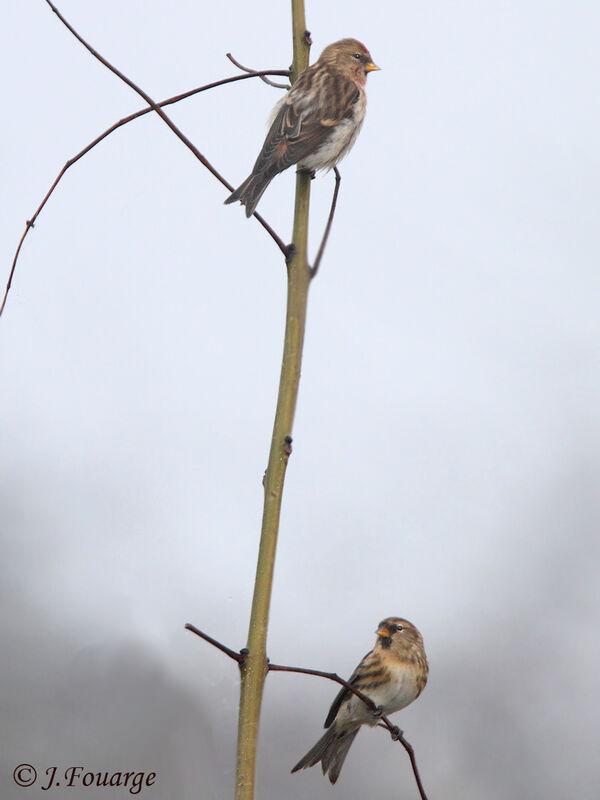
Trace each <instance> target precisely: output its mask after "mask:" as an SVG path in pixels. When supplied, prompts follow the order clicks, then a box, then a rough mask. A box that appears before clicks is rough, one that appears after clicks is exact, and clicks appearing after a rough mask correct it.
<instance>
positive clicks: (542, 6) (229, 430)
mask: <svg viewBox="0 0 600 800" xmlns="http://www.w3.org/2000/svg"><path fill="white" fill-rule="evenodd" d="M9 5H10V7H7V8H6V9H5V11H4V14H3V21H4V24H3V26H2V32H1V33H0V36H1V37H2V42H1V46H0V59H2V64H1V68H2V74H3V75H4V76H5V81H4V85H5V92H6V95H7V96H6V98H5V102H4V120H3V126H2V127H3V133H4V147H3V154H4V157H3V158H2V159H1V160H0V181H1V184H2V186H3V188H4V191H3V192H2V193H1V195H0V203H1V208H0V212H1V213H0V225H1V226H2V235H1V236H0V242H1V248H2V249H1V255H2V257H1V258H0V264H2V265H3V267H2V269H3V274H4V275H5V276H8V270H9V267H10V262H11V260H12V255H13V252H14V249H15V247H16V244H17V242H18V239H19V237H20V235H21V233H22V230H23V225H24V222H25V220H26V219H27V218H28V217H29V216H30V215H31V214H32V213H33V211H34V210H35V208H36V207H37V205H38V203H39V202H40V200H41V198H42V197H43V195H44V194H45V192H46V191H47V188H48V187H49V185H50V183H51V182H52V180H53V179H54V177H55V175H56V173H57V172H58V170H59V169H60V167H61V166H62V164H63V163H64V162H65V161H66V160H67V159H68V158H70V157H71V156H73V155H74V154H75V153H76V152H77V151H78V150H80V149H81V148H82V147H83V146H84V145H85V144H87V143H88V142H89V141H90V140H91V139H93V138H94V137H95V136H96V135H97V134H98V133H99V132H100V131H102V130H103V129H104V128H106V127H108V125H110V124H112V123H113V122H115V121H116V120H118V119H119V118H121V117H123V116H125V115H126V114H129V113H131V112H132V111H135V110H137V109H138V108H141V107H142V106H143V103H142V102H141V101H140V100H139V99H138V98H137V96H136V95H135V94H133V93H132V92H131V90H129V89H128V88H127V87H126V86H124V85H123V84H122V83H121V82H120V81H119V80H118V79H116V78H115V77H114V76H112V75H111V74H110V73H109V72H108V71H106V70H105V69H104V68H103V67H102V66H101V65H99V64H98V63H97V62H96V61H95V60H94V59H93V58H91V56H89V54H87V53H86V52H85V51H84V50H83V48H82V47H81V45H79V44H78V43H77V42H76V41H75V40H74V39H73V37H72V36H70V34H68V33H67V31H66V30H65V29H64V28H63V26H62V25H61V24H60V23H59V22H58V20H57V19H56V18H55V17H54V15H53V14H52V13H51V11H50V10H49V8H48V7H47V6H46V4H45V3H43V2H41V0H40V2H37V3H28V4H23V3H12V4H9ZM174 5H175V7H174ZM274 6H276V7H274ZM60 9H61V11H62V12H63V13H64V14H65V15H66V17H67V18H68V19H69V21H70V22H71V23H72V24H73V25H74V26H75V27H76V28H77V29H78V30H79V31H80V32H81V33H82V35H84V36H85V37H86V38H88V40H89V41H90V42H91V43H92V44H93V45H94V46H95V47H96V48H97V49H98V50H99V51H100V52H101V53H102V54H103V55H105V56H106V57H107V58H108V59H109V60H111V61H112V62H113V63H115V64H116V65H117V66H118V67H119V68H121V69H122V70H123V71H124V72H125V73H126V74H127V75H128V76H130V77H131V78H132V79H133V80H134V81H136V82H138V83H139V84H140V85H141V86H142V87H143V88H144V89H145V90H146V91H147V92H148V93H149V94H151V95H152V96H153V97H155V98H157V99H163V98H165V97H168V96H170V95H173V94H176V93H178V92H181V91H185V90H187V89H190V88H193V87H194V86H197V85H200V84H202V83H205V82H208V81H210V80H215V79H218V78H220V77H224V76H226V75H230V74H235V72H236V71H235V69H234V68H233V67H232V66H231V65H230V64H229V62H228V61H227V60H226V59H225V53H226V52H227V51H231V52H233V54H234V55H235V56H236V57H237V58H238V59H239V60H240V61H242V62H243V63H246V64H248V65H251V66H255V67H257V68H268V67H273V68H285V67H287V66H288V65H289V63H290V59H291V50H290V20H289V4H288V3H287V2H284V3H279V4H273V3H268V2H266V0H257V2H255V3H252V4H250V3H242V2H239V1H238V0H234V2H232V3H229V4H222V5H221V6H219V5H218V4H214V5H213V4H198V3H193V2H180V3H177V4H171V3H167V2H158V0H152V2H146V3H140V2H136V3H133V2H126V3H123V2H115V0H103V1H102V2H99V0H88V2H86V3H85V4H80V3H77V2H74V0H64V2H62V3H61V5H60ZM307 20H308V25H309V28H310V30H311V31H312V35H313V41H314V46H313V51H312V60H314V59H315V58H316V57H317V56H318V54H319V52H320V51H321V49H322V48H323V47H324V46H325V45H326V44H328V43H330V42H331V41H334V40H335V39H338V38H341V37H343V36H356V37H358V38H359V39H361V40H362V41H364V42H365V43H366V44H367V46H368V47H369V48H370V50H371V53H372V55H373V58H374V59H375V61H376V62H377V63H378V64H379V65H380V66H381V67H382V71H381V72H378V73H375V74H373V75H371V76H370V77H369V80H368V87H367V90H368V98H369V106H368V111H367V119H366V122H365V125H364V129H363V131H362V133H361V136H360V138H359V140H358V143H357V145H356V147H355V149H354V150H353V152H352V153H351V154H350V156H349V157H348V158H347V160H346V161H344V162H343V163H342V165H341V171H342V187H341V196H340V202H339V205H338V213H337V217H336V221H335V225H334V230H333V233H332V236H331V239H330V244H329V247H328V250H327V252H326V255H325V258H324V261H323V264H322V269H321V272H320V274H319V276H318V278H317V280H316V281H315V283H314V284H313V286H312V287H311V296H310V303H309V313H308V330H307V341H306V349H305V356H304V364H303V374H302V382H301V388H300V397H299V404H298V411H297V416H296V424H295V429H294V454H293V456H292V460H291V462H290V468H289V470H288V478H287V486H286V496H285V500H284V511H283V517H282V527H281V536H280V547H279V551H278V561H277V570H276V583H275V589H274V595H273V608H272V618H271V627H270V634H269V651H270V656H271V658H272V659H273V660H275V661H277V662H280V663H291V664H292V663H293V664H299V665H300V664H301V665H305V666H313V667H317V668H324V669H332V670H336V671H338V672H340V673H344V674H348V673H349V672H350V671H351V670H352V669H353V667H354V666H355V665H356V663H357V662H358V660H359V659H360V657H361V656H362V655H363V654H364V653H365V652H366V651H367V650H368V649H369V648H370V647H371V646H372V643H373V638H374V628H375V625H376V623H377V622H378V621H379V619H381V618H382V617H384V616H387V615H390V614H400V615H402V616H406V617H408V618H409V619H411V620H412V621H413V622H414V623H415V624H417V625H418V627H419V628H420V629H421V631H422V633H423V636H424V638H425V644H426V647H427V651H428V654H429V658H430V662H431V675H430V683H429V685H428V687H427V689H426V691H425V692H424V694H423V696H422V698H420V699H419V701H418V702H417V703H415V704H414V705H413V706H411V707H410V708H408V709H406V710H405V711H404V712H402V713H401V714H399V715H398V716H397V721H398V723H399V724H400V725H401V727H402V728H403V729H404V730H405V732H406V735H407V737H408V738H409V740H410V741H412V742H413V744H414V745H415V748H416V750H417V755H418V758H419V763H420V766H421V770H422V774H423V780H424V783H425V787H426V789H427V790H428V793H429V796H430V798H432V800H433V798H436V797H437V798H441V797H444V798H456V799H457V800H458V799H459V798H460V800H468V799H469V798H482V797H485V798H486V800H496V798H498V799H500V798H519V797H527V798H531V799H532V800H537V798H542V797H543V798H548V797H552V798H567V797H568V798H571V797H577V798H579V800H592V798H594V799H595V798H596V797H597V791H598V789H597V787H598V784H599V782H600V769H599V768H598V759H597V753H596V745H595V734H596V732H597V727H598V726H597V707H598V703H599V701H600V697H599V692H598V683H597V677H596V676H597V672H598V662H599V656H600V653H599V644H598V634H597V631H598V622H599V617H600V598H599V595H598V559H599V555H600V553H599V549H600V548H599V539H598V523H599V517H600V513H599V503H598V489H599V481H598V467H599V466H600V463H599V462H600V456H599V449H598V445H599V443H600V426H599V423H598V412H597V409H598V407H599V405H600V381H599V366H600V365H599V344H598V342H599V335H600V315H599V314H598V289H599V288H600V287H599V283H600V277H599V270H598V256H599V246H598V222H597V216H598V201H599V199H600V197H599V195H600V189H599V187H600V180H599V178H600V175H599V172H600V159H599V156H598V141H599V134H600V130H599V128H600V114H599V110H598V97H599V95H600V85H599V84H600V79H599V75H600V56H599V55H598V45H597V38H598V30H599V25H600V7H599V6H598V5H597V4H593V3H590V2H574V3H570V4H566V3H556V2H550V3H548V2H545V3H542V2H533V1H532V0H530V1H529V2H527V1H526V2H520V3H516V2H496V3H487V4H483V3H478V2H474V1H473V0H471V1H470V2H469V1H467V2H464V3H459V4H448V3H441V2H433V3H430V4H425V5H423V4H412V5H411V4H397V3H379V4H375V5H373V4H366V3H364V2H363V3H359V2H357V1H356V0H346V2H344V3H341V2H337V1H335V0H330V2H328V3H316V2H310V0H307ZM279 96H280V92H279V91H278V90H275V89H271V88H269V87H267V86H265V85H264V84H262V83H260V82H259V81H244V82H240V83H238V84H235V85H233V86H228V87H225V88H223V89H221V90H217V91H215V92H211V93H207V94H204V95H201V96H199V97H197V98H194V99H191V100H187V101H185V102H184V103H182V104H180V105H178V106H176V107H172V108H171V109H170V110H169V112H168V113H169V114H170V115H171V116H172V118H173V119H174V120H175V121H176V122H177V124H179V125H180V126H181V127H182V129H183V130H184V132H185V133H186V134H187V135H188V136H189V137H190V138H191V139H192V140H193V141H194V143H195V144H196V145H197V146H198V148H199V149H200V150H201V151H202V152H203V153H204V154H205V155H206V156H207V157H208V158H209V159H210V160H212V161H213V163H214V164H215V166H217V168H218V169H220V170H222V172H223V173H224V174H225V175H226V176H227V177H228V179H229V180H230V181H231V182H232V183H235V184H236V185H237V183H239V182H240V181H241V180H242V179H243V178H244V177H245V176H246V175H247V173H248V171H249V169H250V167H251V166H252V163H253V161H254V159H255V157H256V154H257V152H258V149H259V147H260V145H261V143H262V139H263V136H264V133H265V122H266V119H267V117H268V114H269V111H270V109H271V107H272V105H273V104H274V103H275V102H276V100H277V99H278V97H279ZM293 181H294V176H293V173H292V171H289V172H288V173H285V174H284V175H282V176H280V177H278V178H277V179H276V180H275V181H274V182H273V183H272V185H271V186H270V187H269V189H268V191H267V192H266V193H265V195H264V197H263V199H262V201H261V203H260V205H259V211H260V212H261V213H263V214H264V215H265V216H266V218H267V219H268V220H269V221H270V222H271V223H272V224H273V225H274V227H275V228H276V229H277V230H278V231H279V233H280V234H281V236H282V238H283V239H284V240H286V241H287V240H289V238H290V231H291V219H292V210H293V208H292V203H293V200H292V187H293ZM332 188H333V177H332V176H331V175H328V174H326V175H320V176H318V177H317V179H316V180H315V181H314V182H313V191H312V198H311V205H312V216H311V247H312V251H313V252H314V251H315V250H316V247H317V246H318V242H319V238H320V234H321V230H322V228H323V226H324V224H325V219H326V214H327V210H328V204H329V200H330V195H331V191H332ZM225 197H226V191H225V190H224V189H223V188H222V187H221V186H220V185H219V184H218V183H217V182H216V181H215V180H214V179H213V178H212V177H211V176H210V175H209V173H208V172H207V171H206V170H205V169H204V168H202V167H201V166H200V165H199V164H198V163H197V162H196V160H195V159H194V158H193V156H192V155H191V154H190V153H189V151H187V149H186V148H184V147H183V145H182V144H181V143H180V142H179V141H178V140H176V139H175V138H174V137H173V135H172V134H171V133H170V132H169V131H168V130H167V128H166V127H165V126H164V125H163V124H162V123H161V122H160V121H159V120H158V119H155V118H152V117H151V116H147V117H145V118H143V119H142V120H138V121H137V122H135V123H133V124H132V125H130V126H128V127H126V128H125V129H123V130H121V131H119V132H117V133H116V134H113V135H112V136H111V137H109V139H107V140H106V141H105V142H103V143H102V144H101V145H100V146H99V147H97V148H96V149H95V150H94V151H93V152H92V153H91V154H90V155H88V156H87V157H86V158H85V159H84V160H83V161H81V162H80V163H79V164H78V165H76V166H75V167H73V168H72V169H71V170H70V171H69V173H68V174H67V176H66V177H65V178H64V179H63V183H62V184H61V186H60V187H59V188H58V190H57V191H56V193H55V195H54V196H53V198H52V199H51V200H50V202H49V203H48V205H47V207H46V209H45V210H44V212H43V214H42V216H41V217H40V219H39V221H38V223H37V224H36V227H35V230H34V231H32V232H31V234H30V236H29V238H28V240H27V242H26V244H25V246H24V248H23V251H22V256H21V261H20V264H19V267H18V272H17V275H16V278H15V282H14V288H13V292H12V294H11V296H10V298H9V303H8V306H7V310H6V313H5V316H4V317H3V319H2V320H1V322H0V348H1V350H0V353H1V355H0V358H1V363H2V374H3V377H4V381H3V390H2V396H1V400H0V402H1V405H2V414H1V423H0V424H1V425H2V428H1V433H0V435H1V440H2V451H3V459H2V480H1V485H0V491H1V492H2V503H1V507H2V512H1V513H2V521H1V527H0V532H1V536H2V547H3V552H4V558H3V560H2V567H1V568H0V569H1V573H0V575H1V583H0V587H1V590H2V598H3V602H2V606H1V611H0V620H1V623H2V636H3V641H4V643H5V646H4V647H3V648H2V651H3V652H2V656H0V675H1V678H0V703H1V707H2V720H3V723H4V724H3V725H2V739H1V741H0V745H1V746H0V752H1V753H2V756H1V759H0V763H1V765H2V768H1V774H0V789H1V791H0V793H1V794H2V797H6V798H9V799H10V800H13V798H15V800H16V798H18V799H19V800H26V798H28V797H33V796H34V795H35V793H36V791H39V787H38V788H37V789H35V790H34V789H29V790H28V789H19V788H18V787H16V786H15V785H14V783H13V782H12V777H11V776H12V771H13V769H14V768H15V766H16V765H17V764H19V763H22V762H29V763H31V764H34V765H36V768H37V769H38V771H40V772H42V773H43V770H44V769H46V767H48V766H50V765H54V764H56V765H58V766H59V768H67V767H68V766H71V765H72V764H74V763H81V764H85V765H86V767H88V768H89V769H91V770H92V771H98V770H109V771H115V770H118V769H123V770H128V769H131V770H146V771H152V770H154V771H156V772H157V773H158V782H157V785H156V786H155V787H154V788H148V789H146V790H145V791H144V792H143V793H142V796H143V797H145V798H146V800H159V799H160V800H162V798H166V797H177V798H202V800H209V798H217V797H218V798H220V797H226V796H229V794H231V790H232V787H233V776H234V736H235V715H236V708H237V693H238V684H237V676H236V670H235V666H234V665H232V664H231V663H229V662H227V661H226V660H225V659H224V657H222V656H221V655H220V654H219V653H217V652H216V651H213V650H212V649H211V648H210V647H208V645H204V644H203V643H201V642H200V641H199V640H196V639H195V638H194V637H193V636H192V635H191V634H188V633H186V632H184V630H183V625H184V623H185V622H187V621H191V622H193V623H195V624H196V625H198V626H199V627H201V628H204V629H205V630H207V631H208V632H210V633H212V634H214V635H215V636H217V637H219V638H222V639H223V640H224V641H225V642H227V643H228V644H230V645H231V646H233V647H241V646H243V645H244V643H245V636H246V629H247V622H248V614H249V605H250V599H251V592H252V581H253V577H254V576H253V573H254V565H255V559H256V551H257V543H258V532H259V525H260V513H261V502H262V492H261V477H262V474H263V471H264V467H265V463H266V456H267V448H268V443H269V437H270V431H271V425H272V415H273V410H274V403H275V391H276V386H277V380H278V373H279V359H280V353H281V342H282V325H283V315H284V301H285V269H284V266H283V263H282V260H281V258H280V256H279V252H278V250H277V249H276V248H275V246H274V245H273V243H272V242H271V240H270V239H268V237H267V236H266V235H265V234H264V232H263V231H262V229H261V228H260V227H259V226H258V225H257V224H256V223H255V222H253V221H248V220H246V218H245V216H244V214H243V210H242V209H241V208H240V207H239V206H234V207H231V206H227V207H225V206H223V205H222V201H223V200H224V199H225ZM3 283H4V281H3ZM334 694H335V687H333V686H330V685H328V684H326V683H325V682H321V681H318V680H317V679H312V678H304V677H299V676H289V675H277V676H270V678H269V680H268V686H267V693H266V702H265V708H264V714H263V720H262V728H261V742H260V766H259V792H258V797H275V796H278V797H286V798H293V799H294V800H295V799H296V798H297V799H298V800H300V799H301V798H325V797H327V798H329V797H333V796H334V794H336V796H339V797H342V796H343V797H345V798H363V797H365V796H371V795H373V796H378V797H383V798H396V797H399V796H402V797H407V798H408V797H416V796H417V793H416V788H415V786H414V783H413V781H412V778H411V775H410V769H409V765H408V761H407V759H406V757H405V755H404V753H403V752H402V751H401V749H400V748H399V747H398V746H397V745H393V744H392V743H391V742H390V741H389V739H388V738H386V736H385V734H384V733H383V732H381V731H375V732H371V731H365V732H363V733H361V735H360V737H359V738H358V739H357V742H356V744H355V745H354V747H353V750H352V752H351V754H350V755H349V757H348V761H347V764H346V765H345V767H344V772H343V774H342V776H341V779H340V782H339V784H338V785H337V786H336V787H335V789H332V788H331V787H330V785H329V783H328V782H327V781H326V780H323V778H322V777H321V775H320V774H319V773H318V770H312V771H310V772H307V773H301V774H299V775H294V776H290V775H289V774H288V773H289V769H290V768H291V766H292V765H293V764H294V763H295V762H296V761H297V760H298V758H299V757H300V756H301V755H302V754H303V753H304V752H305V751H306V750H307V749H308V747H309V746H310V745H311V744H312V743H313V741H314V740H316V738H317V736H318V735H319V731H320V729H321V726H322V723H323V720H324V717H325V715H326V711H327V708H328V705H329V703H330V701H331V699H332V698H333V696H334ZM373 786H377V791H376V792H375V790H374V789H373ZM55 791H56V793H55V795H54V796H55V797H58V790H55ZM71 792H72V793H71V794H69V795H68V796H69V798H70V800H79V798H82V799H83V798H89V797H90V796H93V795H94V792H93V790H91V789H81V790H77V789H72V790H71ZM228 793H229V794H228ZM96 794H99V792H97V793H96Z"/></svg>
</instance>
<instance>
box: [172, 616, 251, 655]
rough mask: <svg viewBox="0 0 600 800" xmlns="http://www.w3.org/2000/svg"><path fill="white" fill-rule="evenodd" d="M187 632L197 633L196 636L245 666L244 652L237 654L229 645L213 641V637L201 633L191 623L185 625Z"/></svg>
mask: <svg viewBox="0 0 600 800" xmlns="http://www.w3.org/2000/svg"><path fill="white" fill-rule="evenodd" d="M185 629H186V631H191V632H192V633H195V634H196V636H199V637H200V638H201V639H204V641H205V642H208V643H209V644H212V645H213V647H216V648H217V649H218V650H220V651H221V652H222V653H225V655H227V656H229V658H233V660H234V661H237V663H238V664H243V663H244V661H245V660H246V654H245V652H244V651H242V652H240V653H236V651H235V650H232V649H231V647H227V645H225V644H222V643H221V642H219V641H217V639H213V638H212V636H209V635H208V633H204V631H201V630H200V628H197V627H196V626H195V625H192V623H191V622H186V624H185Z"/></svg>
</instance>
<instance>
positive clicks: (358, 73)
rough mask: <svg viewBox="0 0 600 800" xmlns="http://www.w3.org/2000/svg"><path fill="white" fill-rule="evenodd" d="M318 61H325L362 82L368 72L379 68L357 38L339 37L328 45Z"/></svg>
mask: <svg viewBox="0 0 600 800" xmlns="http://www.w3.org/2000/svg"><path fill="white" fill-rule="evenodd" d="M319 61H324V62H327V63H328V64H331V65H332V66H334V67H335V69H339V70H340V72H342V73H344V74H345V75H347V76H348V77H351V78H353V79H354V80H358V81H360V82H361V83H364V81H365V79H366V77H367V75H368V74H369V72H373V71H374V70H377V69H379V67H378V66H377V64H375V63H374V62H373V59H372V58H371V54H370V53H369V51H368V50H367V48H366V47H365V46H364V44H363V43H362V42H359V41H358V39H340V40H339V42H334V43H333V44H330V45H328V46H327V47H326V48H325V50H323V52H322V53H321V55H320V57H319Z"/></svg>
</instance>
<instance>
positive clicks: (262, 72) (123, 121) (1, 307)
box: [0, 69, 288, 316]
mask: <svg viewBox="0 0 600 800" xmlns="http://www.w3.org/2000/svg"><path fill="white" fill-rule="evenodd" d="M287 74H288V73H287V70H283V69H279V70H259V71H257V72H249V73H248V74H246V75H234V76H232V77H230V78H222V79H221V80H218V81H213V82H212V83H207V84H205V85H204V86H199V87H198V88H196V89H190V90H189V91H188V92H183V93H182V94H178V95H175V97H169V98H168V99H167V100H162V101H161V102H160V103H156V108H163V107H164V106H169V105H172V104H173V103H178V102H179V101H180V100H185V99H186V98H188V97H192V96H193V95H195V94H199V93H200V92H205V91H207V90H208V89H214V88H216V87H217V86H224V85H225V84H227V83H233V82H235V81H243V80H246V79H248V78H260V77H263V76H264V75H287ZM152 111H155V107H154V106H149V107H148V108H142V109H141V110H140V111H136V112H135V113H134V114H130V115H129V116H128V117H124V118H123V119H120V120H119V121H118V122H115V123H114V125H111V126H110V128H107V129H106V130H105V131H104V132H103V133H101V134H100V135H99V136H97V137H96V138H95V139H94V140H93V141H92V142H90V143H89V144H88V145H86V146H85V147H84V148H83V150H80V152H79V153H77V155H75V156H73V158H71V159H69V160H68V161H67V162H66V164H65V165H64V166H63V168H62V169H61V171H60V172H59V173H58V175H57V176H56V178H55V180H54V183H53V184H52V186H51V187H50V189H49V190H48V192H47V193H46V195H45V197H44V199H43V200H42V202H41V203H40V204H39V206H38V207H37V209H36V211H35V213H34V215H33V216H32V217H31V219H28V220H27V222H26V225H25V231H24V232H23V235H22V236H21V239H20V240H19V244H18V247H17V249H16V252H15V255H14V258H13V262H12V266H11V269H10V274H9V277H8V283H7V284H6V289H5V291H4V297H3V299H2V304H1V305H0V316H2V312H3V311H4V306H5V305H6V300H7V297H8V293H9V291H10V287H11V285H12V281H13V278H14V274H15V269H16V267H17V261H18V259H19V254H20V252H21V247H22V246H23V242H24V240H25V237H26V236H27V234H28V233H29V229H30V228H33V227H34V224H35V221H36V220H37V218H38V217H39V215H40V213H41V211H42V209H43V208H44V206H45V205H46V202H47V201H48V199H49V198H50V195H51V194H52V193H53V191H54V190H55V189H56V187H57V186H58V184H59V183H60V181H61V179H62V177H63V175H64V174H65V172H66V171H67V170H68V169H69V167H72V166H73V164H75V163H76V162H77V161H79V159H80V158H82V157H83V156H84V155H85V154H86V153H88V152H89V151H90V150H91V149H92V148H93V147H95V146H96V145H97V144H99V143H100V142H101V141H102V140H103V139H106V137H107V136H109V135H110V134H111V133H113V132H114V131H116V130H118V129H119V128H121V127H122V126H123V125H127V123H128V122H132V121H133V120H134V119H137V118H138V117H143V116H144V115H145V114H150V113H151V112H152ZM192 152H193V151H192ZM215 173H216V177H217V178H218V179H219V180H220V181H221V183H222V184H223V185H224V186H225V187H226V188H227V189H229V191H232V190H233V186H232V185H231V184H230V183H229V182H228V181H227V180H226V179H225V178H224V177H223V176H222V175H221V174H220V173H218V172H217V171H216V170H215ZM213 174H214V173H213ZM255 216H256V218H257V219H258V221H259V222H261V224H262V225H263V227H265V229H266V230H267V232H268V233H269V234H270V236H271V237H272V238H273V240H274V241H275V243H276V244H277V246H278V247H279V249H280V250H281V252H282V253H283V255H284V256H285V257H287V255H288V247H287V245H285V244H284V243H283V241H282V240H281V238H280V237H279V236H278V235H277V234H276V233H275V231H274V230H273V229H272V228H271V226H270V225H269V224H268V223H267V222H266V221H265V220H264V219H263V217H261V216H260V215H259V214H255Z"/></svg>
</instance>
